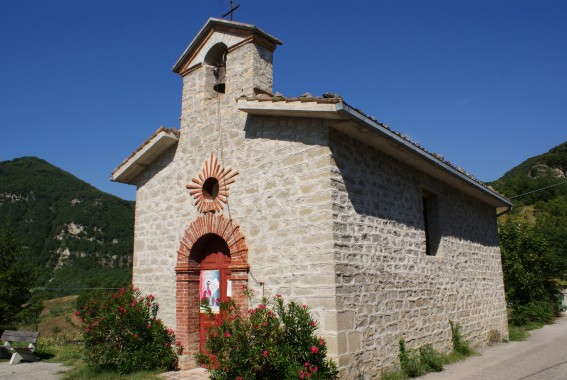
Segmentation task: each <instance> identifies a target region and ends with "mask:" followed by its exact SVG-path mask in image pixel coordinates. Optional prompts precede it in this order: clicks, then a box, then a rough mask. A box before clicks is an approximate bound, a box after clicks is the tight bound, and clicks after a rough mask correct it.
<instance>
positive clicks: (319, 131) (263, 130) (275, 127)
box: [244, 115, 329, 146]
mask: <svg viewBox="0 0 567 380" xmlns="http://www.w3.org/2000/svg"><path fill="white" fill-rule="evenodd" d="M244 133H245V138H247V139H266V140H276V141H292V142H299V143H302V144H305V145H321V146H326V145H328V144H329V139H328V136H329V128H328V127H327V126H326V125H325V122H324V121H323V120H320V119H308V118H299V117H283V116H282V117H278V116H258V115H248V117H247V119H246V125H245V126H244Z"/></svg>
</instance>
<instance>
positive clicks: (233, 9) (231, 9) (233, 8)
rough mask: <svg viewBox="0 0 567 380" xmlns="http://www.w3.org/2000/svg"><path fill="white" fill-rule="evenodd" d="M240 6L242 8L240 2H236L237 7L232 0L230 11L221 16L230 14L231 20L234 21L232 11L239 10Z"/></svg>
mask: <svg viewBox="0 0 567 380" xmlns="http://www.w3.org/2000/svg"><path fill="white" fill-rule="evenodd" d="M238 8H240V4H236V6H235V7H233V6H232V0H230V11H228V12H226V13H225V14H223V15H222V16H221V17H222V18H225V17H226V16H228V15H229V14H230V21H232V13H233V12H234V11H235V10H237V9H238Z"/></svg>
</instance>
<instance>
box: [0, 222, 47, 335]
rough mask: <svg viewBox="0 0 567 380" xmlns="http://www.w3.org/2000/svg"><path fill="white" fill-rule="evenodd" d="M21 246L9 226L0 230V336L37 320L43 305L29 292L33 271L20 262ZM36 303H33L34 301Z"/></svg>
mask: <svg viewBox="0 0 567 380" xmlns="http://www.w3.org/2000/svg"><path fill="white" fill-rule="evenodd" d="M21 252H22V245H21V243H20V242H19V241H18V240H17V239H15V238H14V236H13V233H12V230H11V229H10V228H9V227H8V226H4V227H2V228H1V229H0V333H1V332H2V331H4V330H8V329H15V328H16V325H17V324H19V323H21V322H22V320H25V321H27V320H29V319H34V318H35V317H37V315H39V313H40V312H41V302H40V301H39V300H36V299H33V300H32V294H31V292H30V287H31V284H32V281H31V280H32V277H31V272H30V271H29V270H28V269H27V268H26V265H25V263H24V262H23V261H22V260H21ZM32 301H33V302H32Z"/></svg>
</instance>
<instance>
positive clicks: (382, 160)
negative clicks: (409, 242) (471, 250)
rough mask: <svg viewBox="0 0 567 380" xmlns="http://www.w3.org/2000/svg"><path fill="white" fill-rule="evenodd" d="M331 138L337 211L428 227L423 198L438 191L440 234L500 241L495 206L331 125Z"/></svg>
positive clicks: (483, 241) (492, 243)
mask: <svg viewBox="0 0 567 380" xmlns="http://www.w3.org/2000/svg"><path fill="white" fill-rule="evenodd" d="M329 140H330V144H329V145H330V149H331V153H332V156H333V159H334V160H335V163H336V166H337V168H338V171H337V172H336V173H333V174H332V180H333V185H334V187H335V188H336V189H338V190H339V191H338V194H337V196H336V198H335V203H334V205H333V212H334V213H336V214H338V215H341V214H345V213H349V212H350V215H351V218H354V219H359V220H357V221H360V222H364V220H366V222H368V218H376V219H380V220H382V221H383V222H388V221H393V222H395V223H400V224H404V225H406V226H408V227H411V228H413V229H417V230H424V228H425V224H426V223H425V221H426V217H425V214H424V204H426V203H427V201H426V198H428V197H431V194H436V198H437V200H436V201H435V202H434V203H433V202H430V203H431V204H433V205H435V207H437V208H438V218H437V219H438V220H435V223H436V224H438V226H437V228H438V229H439V234H440V238H441V237H447V236H452V237H455V238H458V239H462V240H466V241H470V242H473V243H478V244H481V245H484V246H488V247H495V246H498V245H499V243H498V234H497V228H496V214H495V210H494V209H493V208H492V207H491V206H488V205H485V204H484V203H482V202H480V201H478V200H476V199H474V198H472V197H470V196H468V195H465V194H462V193H460V192H459V191H458V190H457V189H455V188H453V187H451V186H449V185H447V184H445V183H442V182H440V181H438V180H436V179H434V178H432V177H430V176H429V175H426V174H424V173H422V172H421V171H419V170H418V169H415V168H413V167H410V166H408V165H407V164H405V163H403V162H401V161H398V160H396V159H394V158H392V157H390V156H388V155H386V154H383V153H381V152H380V151H378V150H376V149H374V148H372V147H370V146H368V145H366V144H364V143H362V142H360V141H358V140H356V139H354V138H352V137H350V136H347V135H345V134H343V133H340V132H338V131H335V130H331V132H330V138H329ZM345 197H347V198H348V199H345ZM349 209H352V210H351V211H349ZM429 211H430V212H431V211H432V210H429ZM345 215H346V214H345Z"/></svg>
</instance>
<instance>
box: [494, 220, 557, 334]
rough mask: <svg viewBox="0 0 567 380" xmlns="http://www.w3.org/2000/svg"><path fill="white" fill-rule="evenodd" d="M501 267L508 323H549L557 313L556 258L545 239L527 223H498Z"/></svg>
mask: <svg viewBox="0 0 567 380" xmlns="http://www.w3.org/2000/svg"><path fill="white" fill-rule="evenodd" d="M499 237H500V245H501V250H502V270H503V272H504V287H505V290H506V300H507V302H508V305H509V306H510V307H511V308H512V317H511V320H510V321H511V322H512V323H513V324H517V325H522V324H526V323H528V322H541V323H548V322H549V321H550V320H551V318H552V317H553V314H554V312H556V311H557V310H556V308H557V306H556V304H557V301H556V298H555V297H556V295H557V293H559V291H560V287H559V284H558V282H557V278H558V277H560V276H561V273H559V272H558V270H557V269H558V265H557V263H558V259H557V256H556V252H555V251H554V250H553V249H552V248H551V247H550V245H549V243H548V241H547V240H546V239H545V237H544V236H542V234H541V233H539V231H538V230H537V229H536V228H535V227H534V226H531V225H529V224H527V223H517V222H508V223H505V224H503V225H500V228H499Z"/></svg>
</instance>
